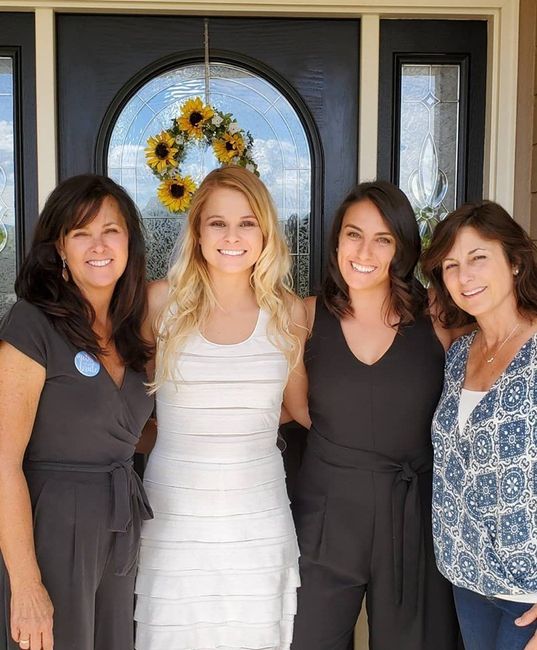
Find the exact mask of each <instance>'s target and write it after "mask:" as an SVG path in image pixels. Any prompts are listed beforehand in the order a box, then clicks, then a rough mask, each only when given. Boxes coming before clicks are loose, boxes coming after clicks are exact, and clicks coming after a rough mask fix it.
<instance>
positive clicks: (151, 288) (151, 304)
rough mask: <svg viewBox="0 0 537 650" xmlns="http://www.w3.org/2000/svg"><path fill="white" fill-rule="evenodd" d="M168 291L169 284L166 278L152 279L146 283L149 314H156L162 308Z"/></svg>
mask: <svg viewBox="0 0 537 650" xmlns="http://www.w3.org/2000/svg"><path fill="white" fill-rule="evenodd" d="M169 292H170V285H169V282H168V280H167V279H166V278H163V279H161V280H153V281H152V282H150V283H149V284H148V285H147V304H148V309H149V313H150V314H153V315H156V314H157V313H158V312H160V311H161V310H162V309H163V307H164V305H165V304H166V301H167V300H168V295H169Z"/></svg>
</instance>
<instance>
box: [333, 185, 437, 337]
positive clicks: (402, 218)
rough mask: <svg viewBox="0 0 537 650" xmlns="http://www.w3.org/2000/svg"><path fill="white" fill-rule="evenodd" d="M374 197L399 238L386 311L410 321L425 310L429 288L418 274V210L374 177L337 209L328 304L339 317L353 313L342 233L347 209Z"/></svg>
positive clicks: (395, 237)
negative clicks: (342, 263) (341, 254)
mask: <svg viewBox="0 0 537 650" xmlns="http://www.w3.org/2000/svg"><path fill="white" fill-rule="evenodd" d="M361 201H371V203H373V204H374V205H375V206H376V207H377V209H378V210H379V212H380V213H381V215H382V218H383V219H384V221H385V222H386V224H387V225H388V228H389V229H390V232H391V233H392V235H393V237H394V239H395V255H394V257H393V260H392V261H391V264H390V283H391V291H390V298H389V303H388V304H387V305H386V313H387V314H390V313H395V314H397V316H398V317H399V321H398V322H397V323H390V324H391V325H394V326H395V325H408V324H409V323H412V322H413V321H414V319H415V318H416V317H417V316H418V315H419V314H420V313H422V311H423V308H424V305H425V297H426V294H425V291H424V289H423V287H422V286H421V284H420V283H419V282H418V281H417V280H416V279H415V277H414V268H415V266H416V264H417V262H418V260H419V257H420V252H421V241H420V235H419V230H418V225H417V223H416V217H415V216H414V211H413V210H412V206H411V205H410V203H409V201H408V199H407V197H406V196H405V194H404V193H403V192H402V191H401V190H400V189H399V188H398V187H396V186H395V185H393V184H392V183H388V182H387V181H380V180H378V181H373V182H369V183H360V185H358V186H357V187H355V188H354V189H353V190H352V192H350V194H348V195H347V196H346V197H345V199H344V201H343V203H342V204H341V205H340V206H339V208H338V209H337V211H336V214H335V217H334V221H333V222H332V228H331V230H330V237H329V240H328V266H327V274H326V279H325V281H324V283H323V287H322V298H323V301H324V304H325V305H326V308H327V309H328V311H330V313H331V314H333V315H334V316H336V318H339V319H341V318H344V317H345V316H351V315H352V313H353V310H352V307H351V302H350V297H349V288H348V286H347V283H346V282H345V280H344V279H343V276H342V275H341V271H340V270H339V265H338V261H337V248H338V240H339V233H340V231H341V225H342V223H343V218H344V217H345V213H346V212H347V210H348V209H349V208H350V207H351V206H352V205H354V204H355V203H360V202H361Z"/></svg>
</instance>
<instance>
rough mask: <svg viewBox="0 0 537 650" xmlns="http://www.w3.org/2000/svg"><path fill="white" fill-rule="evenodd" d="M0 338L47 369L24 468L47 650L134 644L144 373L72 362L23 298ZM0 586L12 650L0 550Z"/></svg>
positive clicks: (148, 406)
mask: <svg viewBox="0 0 537 650" xmlns="http://www.w3.org/2000/svg"><path fill="white" fill-rule="evenodd" d="M0 340H3V341H6V342H8V343H10V344H11V345H13V346H14V347H16V348H17V349H18V350H20V351H21V352H23V353H24V354H25V355H26V356H28V357H30V358H31V359H33V360H34V361H37V363H39V364H41V365H42V366H44V368H45V370H46V379H45V385H44V387H43V390H42V392H41V397H40V400H39V405H38V409H37V414H36V418H35V422H34V426H33V429H32V434H31V437H30V441H29V444H28V447H27V450H26V454H25V459H24V473H25V476H26V480H27V482H28V488H29V491H30V498H31V502H32V510H33V518H34V541H35V550H36V555H37V561H38V564H39V568H40V570H41V575H42V580H43V584H44V585H45V587H46V589H47V591H48V593H49V595H50V598H51V600H52V604H53V606H54V617H53V634H54V650H132V648H133V599H134V596H133V593H134V574H135V570H136V563H137V555H138V546H139V538H140V526H141V519H147V518H149V517H150V516H151V510H150V508H149V505H148V503H147V500H146V497H145V493H144V490H143V486H142V483H141V481H140V479H139V477H138V476H137V475H136V474H135V472H134V470H133V468H132V456H133V454H134V447H135V445H136V442H137V441H138V438H139V436H140V432H141V430H142V427H143V425H144V424H145V422H146V420H147V418H148V417H149V415H150V414H151V411H152V406H153V400H152V398H150V397H148V395H147V392H146V389H145V387H144V384H143V382H144V380H145V375H144V374H142V373H138V372H135V371H133V370H132V369H129V368H127V369H126V371H125V377H124V380H123V384H122V386H121V387H119V388H118V387H117V386H116V384H115V383H114V381H113V380H112V378H111V377H110V375H109V374H108V373H107V372H106V370H105V368H104V367H103V366H102V364H100V367H99V364H95V362H94V363H93V364H92V363H91V359H90V364H89V366H88V365H86V366H84V364H81V363H80V362H79V363H78V368H80V370H79V369H78V368H77V364H76V363H75V358H76V357H77V354H79V353H81V356H79V357H78V358H79V359H80V358H81V357H82V359H84V358H86V359H87V357H85V355H84V353H83V351H80V350H77V349H76V348H75V347H74V346H73V345H71V343H69V342H68V341H67V340H66V339H65V338H64V337H63V336H62V335H61V334H60V333H59V332H58V331H57V330H56V329H55V328H54V326H53V325H52V324H51V322H50V321H49V320H48V318H47V317H46V315H45V314H44V313H43V312H42V311H41V310H40V309H38V308H37V307H35V306H34V305H31V304H29V303H27V302H25V301H20V302H18V303H16V304H15V305H14V307H13V308H12V309H11V311H10V312H9V314H8V315H7V316H6V317H5V319H4V320H3V322H2V324H1V326H0ZM95 371H97V372H96V374H94V375H93V373H95ZM91 375H93V376H91ZM2 408H9V405H6V404H4V405H2ZM0 463H1V460H0ZM0 471H2V470H1V466H0ZM0 594H1V596H2V600H3V602H2V610H0V650H6V649H9V650H18V645H17V644H16V643H14V642H13V641H12V640H11V634H10V612H9V605H10V592H9V578H8V576H7V572H6V570H5V567H4V565H3V562H2V559H1V556H0Z"/></svg>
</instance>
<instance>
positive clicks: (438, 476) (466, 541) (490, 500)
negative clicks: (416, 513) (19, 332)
mask: <svg viewBox="0 0 537 650" xmlns="http://www.w3.org/2000/svg"><path fill="white" fill-rule="evenodd" d="M536 253H537V249H536V247H535V245H534V243H533V242H532V240H531V239H530V238H529V237H528V235H527V234H526V233H525V232H524V230H523V229H522V228H521V227H520V226H519V225H518V224H517V223H516V222H515V221H514V220H513V219H512V218H511V217H510V216H509V215H508V214H507V212H506V211H505V210H504V209H503V208H502V207H500V206H499V205H497V204H495V203H491V202H481V203H473V204H466V205H463V206H462V207H460V208H459V209H457V210H455V211H454V212H452V213H451V214H450V215H449V216H448V217H447V218H446V219H445V220H444V221H443V222H441V223H440V225H439V226H438V227H437V229H436V232H435V233H434V236H433V240H432V243H431V246H430V248H429V249H428V250H427V252H426V253H425V255H424V258H423V270H424V272H425V273H426V274H427V276H428V277H429V278H430V280H431V283H432V287H433V290H434V292H435V293H436V298H437V309H438V314H439V317H440V320H441V322H442V323H443V324H444V325H445V326H446V327H457V326H460V325H462V324H464V323H466V322H469V321H470V320H472V319H475V320H476V321H477V325H478V328H477V329H476V330H475V331H473V332H472V333H471V334H468V335H465V336H463V337H461V338H460V339H458V340H457V341H456V342H455V343H454V344H453V346H452V347H451V348H450V349H449V351H448V353H447V356H446V368H445V383H444V390H443V393H442V397H441V399H440V402H439V404H438V407H437V410H436V413H435V416H434V419H433V431H432V435H433V446H434V453H435V459H434V478H433V481H434V483H433V486H434V487H433V534H434V542H435V553H436V559H437V564H438V567H439V569H440V571H441V572H442V573H443V574H444V575H445V576H446V577H447V578H448V579H449V580H450V581H451V582H452V583H453V585H454V594H455V602H456V606H457V614H458V616H459V622H460V624H461V629H462V633H463V637H464V642H465V646H466V650H492V649H495V650H518V649H520V650H523V649H524V648H525V649H526V650H535V649H536V648H537V633H536V629H537V623H536V619H537V264H536ZM531 605H533V606H531Z"/></svg>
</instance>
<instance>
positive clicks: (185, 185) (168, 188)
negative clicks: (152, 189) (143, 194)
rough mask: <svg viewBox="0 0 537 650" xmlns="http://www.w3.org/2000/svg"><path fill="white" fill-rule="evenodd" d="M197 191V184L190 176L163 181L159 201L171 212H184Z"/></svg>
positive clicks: (158, 193) (159, 189) (159, 190)
mask: <svg viewBox="0 0 537 650" xmlns="http://www.w3.org/2000/svg"><path fill="white" fill-rule="evenodd" d="M195 191H196V183H195V182H194V181H193V180H192V178H190V176H176V177H175V178H170V179H168V180H165V181H162V183H161V184H160V185H159V187H158V190H157V195H158V198H159V201H160V202H161V203H162V204H163V205H164V206H166V208H168V210H169V211H170V212H184V211H185V210H186V209H187V208H188V206H189V205H190V199H191V198H192V195H193V194H194V192H195Z"/></svg>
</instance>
